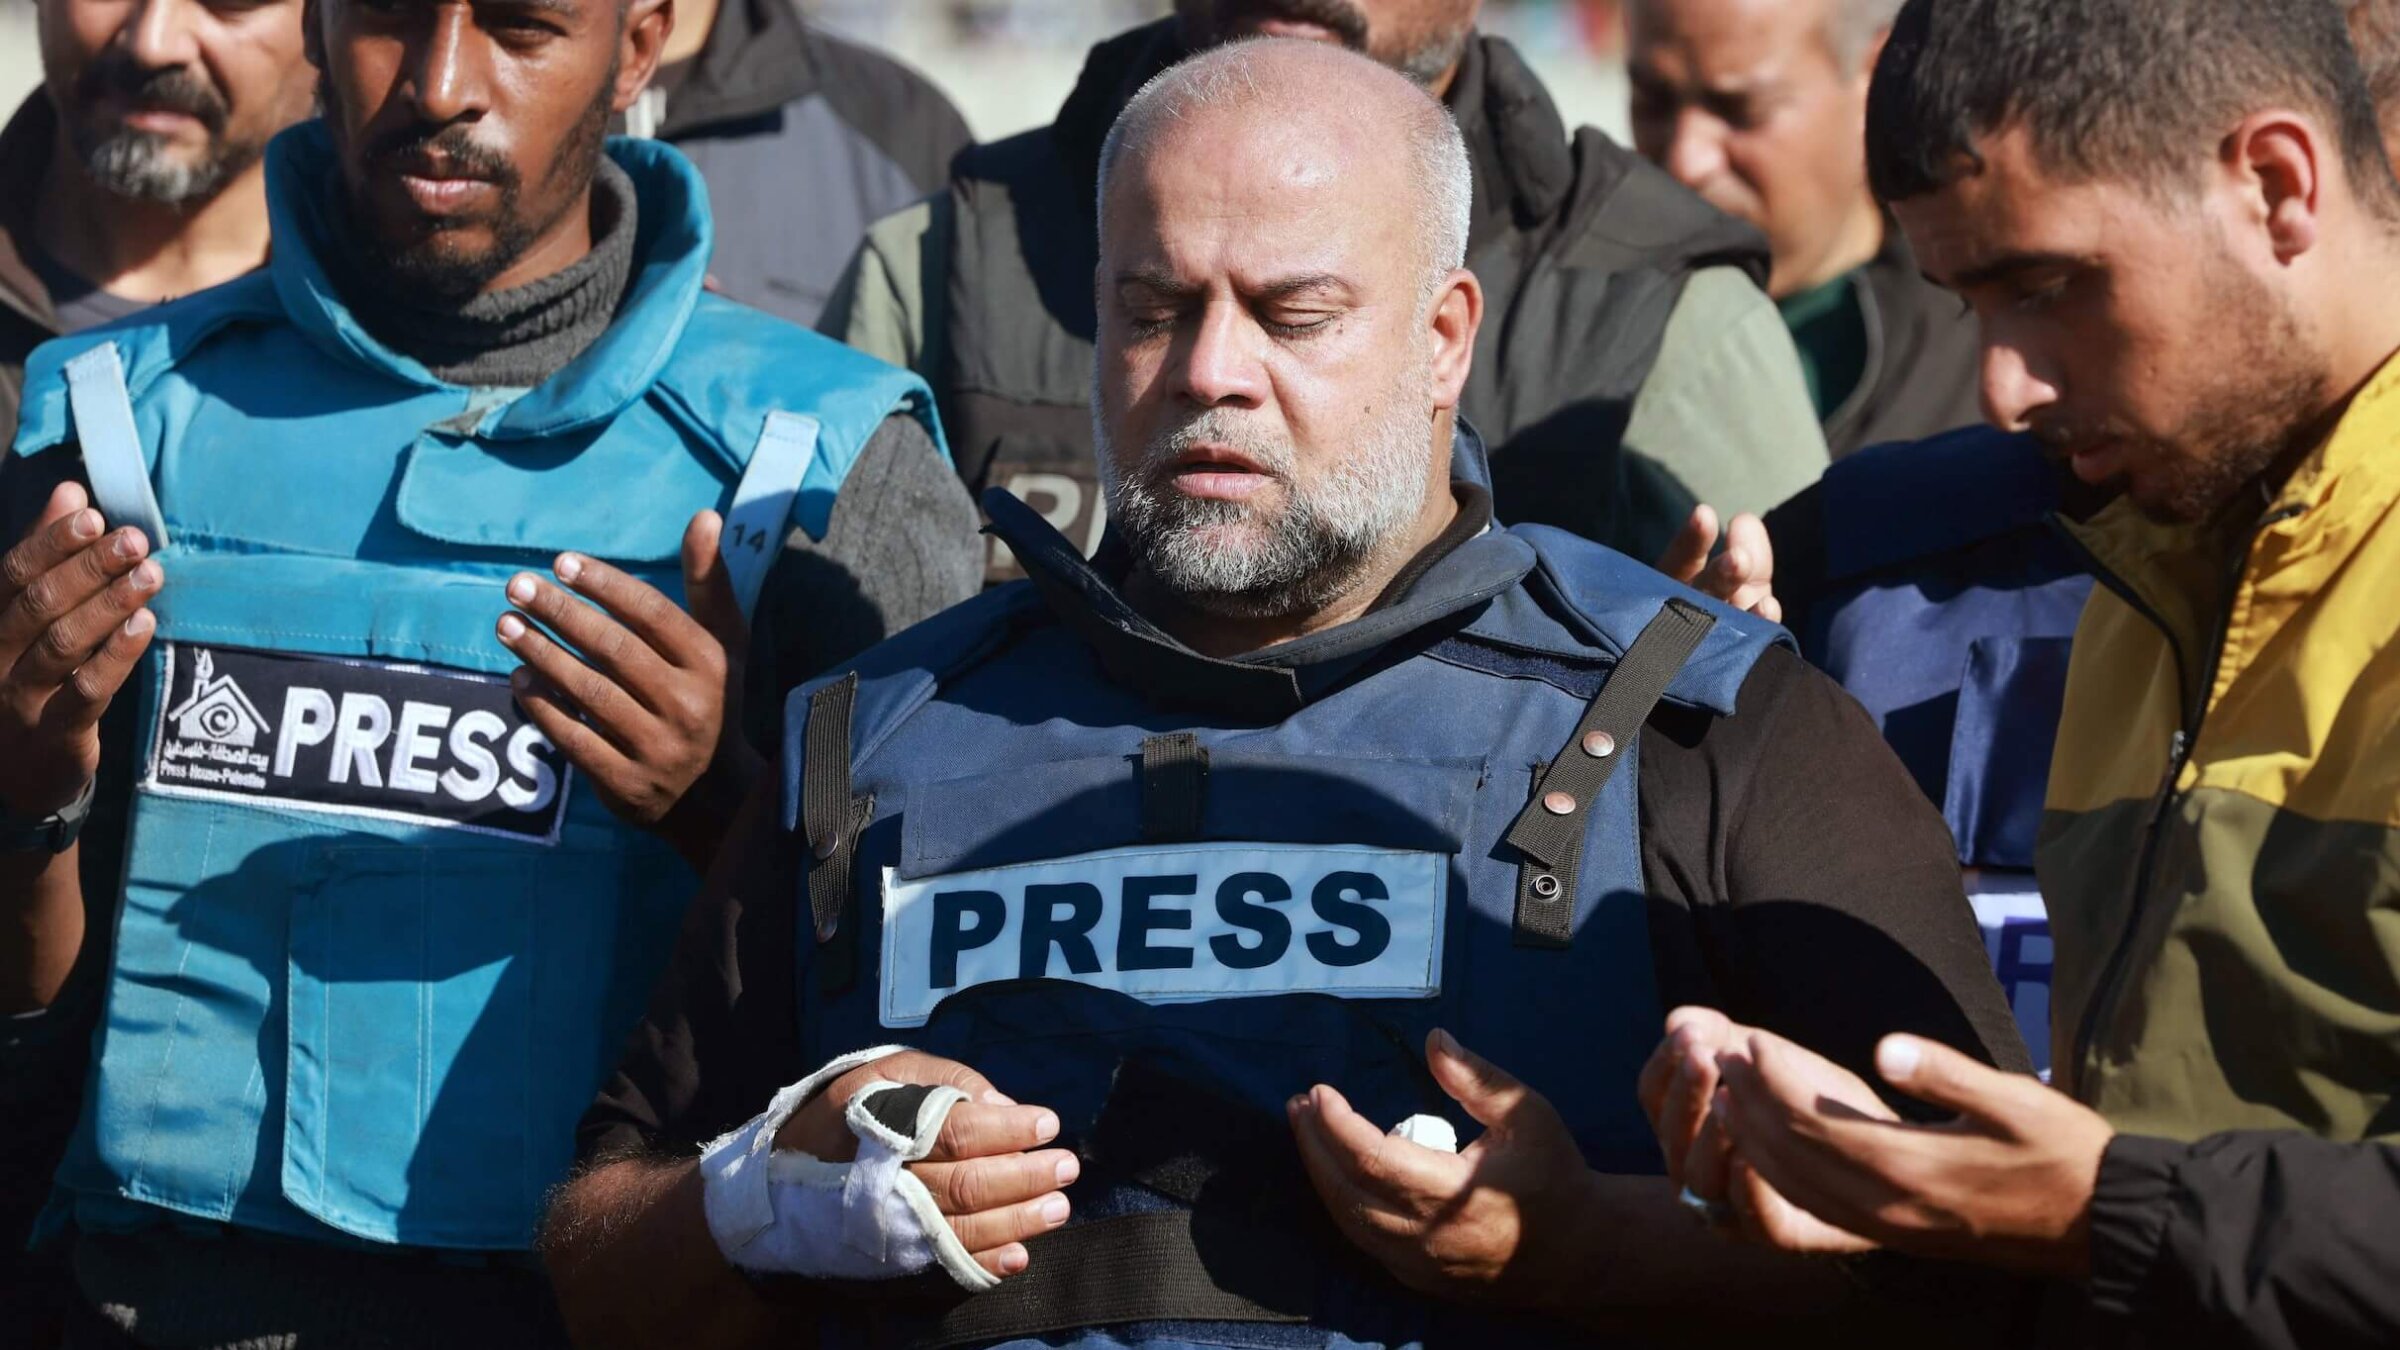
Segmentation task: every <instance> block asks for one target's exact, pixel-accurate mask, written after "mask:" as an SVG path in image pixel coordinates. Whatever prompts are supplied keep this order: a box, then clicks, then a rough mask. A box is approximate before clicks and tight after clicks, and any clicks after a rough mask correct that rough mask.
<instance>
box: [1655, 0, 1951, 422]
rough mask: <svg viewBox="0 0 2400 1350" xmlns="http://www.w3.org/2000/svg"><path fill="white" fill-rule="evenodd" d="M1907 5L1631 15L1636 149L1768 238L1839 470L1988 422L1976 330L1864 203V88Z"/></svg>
mask: <svg viewBox="0 0 2400 1350" xmlns="http://www.w3.org/2000/svg"><path fill="white" fill-rule="evenodd" d="M1898 9H1899V5H1898V3H1897V0H1785V2H1778V0H1632V3H1630V4H1628V5H1627V6H1626V11H1625V18H1626V33H1627V39H1628V44H1629V45H1628V48H1627V52H1626V67H1627V72H1626V73H1627V76H1628V78H1629V79H1630V80H1631V82H1632V85H1633V143H1634V145H1635V147H1636V148H1637V149H1639V150H1640V151H1641V153H1642V155H1643V157H1644V158H1646V159H1648V160H1649V161H1650V162H1651V163H1653V164H1656V165H1658V166H1659V167H1660V168H1663V169H1665V170H1666V171H1667V172H1668V173H1671V174H1673V175H1674V176H1675V179H1676V181H1678V182H1680V183H1682V184H1683V185H1684V186H1685V187H1688V188H1690V189H1691V190H1692V191H1694V192H1697V193H1699V194H1700V195H1701V196H1702V197H1705V198H1707V199H1708V202H1709V204H1710V205H1712V206H1714V207H1716V208H1717V209H1719V210H1721V211H1724V212H1727V213H1728V214H1731V215H1734V216H1738V217H1740V218H1741V219H1743V220H1746V221H1749V222H1750V223H1751V224H1753V225H1755V226H1757V227H1758V228H1759V229H1760V230H1761V231H1763V232H1764V233H1765V234H1766V236H1767V243H1768V245H1769V246H1770V248H1771V249H1772V250H1773V252H1774V275H1773V276H1772V277H1771V278H1770V279H1769V281H1768V283H1767V290H1768V293H1769V294H1771V295H1773V296H1774V298H1775V304H1776V307H1777V308H1778V309H1779V310H1780V311H1781V312H1782V314H1783V319H1784V322H1785V323H1786V324H1787V325H1789V326H1790V328H1791V333H1792V342H1793V345H1794V346H1795V347H1797V348H1798V349H1799V353H1800V368H1801V371H1802V372H1803V374H1805V375H1806V376H1807V379H1808V392H1809V396H1810V398H1811V399H1812V400H1813V401H1814V403H1815V405H1816V410H1817V416H1818V417H1819V419H1821V420H1822V421H1823V423H1824V426H1825V443H1826V445H1827V446H1828V447H1829V448H1830V450H1831V451H1832V454H1833V457H1834V458H1836V459H1840V458H1842V457H1843V456H1846V455H1848V454H1850V453H1851V452H1852V451H1855V450H1860V449H1863V448H1865V447H1867V446H1870V445H1877V444H1880V443H1882V442H1884V441H1901V440H1909V441H1913V440H1919V439H1922V438H1924V437H1926V436H1931V435H1935V434H1937V433H1939V432H1944V431H1949V430H1951V429H1953V428H1955V427H1962V426H1972V425H1974V424H1975V423H1976V422H1978V421H1979V420H1980V414H1979V413H1978V411H1977V407H1976V394H1975V389H1976V378H1975V372H1976V351H1975V319H1974V316H1973V315H1971V314H1969V313H1967V312H1966V310H1965V309H1964V308H1963V307H1961V306H1960V305H1959V303H1958V301H1957V300H1956V299H1954V298H1952V297H1950V296H1948V295H1945V294H1943V293H1942V292H1941V291H1940V290H1938V289H1936V288H1935V287H1933V286H1932V285H1929V284H1928V283H1927V282H1926V281H1925V279H1924V277H1923V276H1921V275H1920V274H1919V272H1918V269H1917V262H1916V258H1915V257H1914V255H1912V254H1911V253H1910V252H1909V248H1908V241H1907V240H1906V239H1905V238H1903V237H1902V236H1901V234H1900V232H1899V231H1898V230H1897V229H1894V228H1892V226H1891V225H1890V223H1889V222H1888V221H1887V220H1886V219H1885V217H1884V214H1883V211H1882V209H1881V208H1880V207H1878V206H1877V205H1876V204H1875V198H1874V196H1873V194H1871V193H1870V192H1868V191H1867V166H1866V158H1865V153H1864V149H1863V146H1864V134H1865V133H1864V128H1865V125H1866V111H1867V81H1868V76H1869V75H1870V74H1871V73H1872V72H1873V71H1874V69H1875V57H1876V55H1877V54H1878V53H1879V52H1881V51H1882V50H1883V40H1884V35H1885V34H1886V33H1887V32H1889V31H1890V27H1891V20H1892V14H1893V13H1894V11H1896V10H1898Z"/></svg>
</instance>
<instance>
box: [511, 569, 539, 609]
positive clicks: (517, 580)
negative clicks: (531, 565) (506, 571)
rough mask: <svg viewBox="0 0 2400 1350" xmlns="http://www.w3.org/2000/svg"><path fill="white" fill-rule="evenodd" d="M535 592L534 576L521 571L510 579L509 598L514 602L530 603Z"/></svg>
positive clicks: (520, 603)
mask: <svg viewBox="0 0 2400 1350" xmlns="http://www.w3.org/2000/svg"><path fill="white" fill-rule="evenodd" d="M535 594H536V592H535V590H534V586H533V578H532V577H529V576H527V575H525V574H524V573H523V572H519V573H517V574H516V575H515V576H513V577H510V578H509V579H508V598H509V600H510V601H511V602H512V603H514V604H519V605H530V604H532V603H533V597H534V595H535Z"/></svg>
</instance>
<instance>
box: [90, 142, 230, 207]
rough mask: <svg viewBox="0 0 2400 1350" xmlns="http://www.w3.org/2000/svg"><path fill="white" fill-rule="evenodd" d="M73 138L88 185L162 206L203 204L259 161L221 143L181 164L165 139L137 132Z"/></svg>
mask: <svg viewBox="0 0 2400 1350" xmlns="http://www.w3.org/2000/svg"><path fill="white" fill-rule="evenodd" d="M75 139H76V146H75V149H76V151H77V153H79V154H80V155H81V156H82V157H83V168H84V172H85V173H87V174H89V175H90V176H91V179H92V181H93V182H95V183H97V184H99V185H100V186H101V187H102V188H103V189H105V190H107V191H109V192H112V193H114V194H116V195H117V196H120V197H129V198H131V199H133V200H135V201H144V202H157V203H158V204H160V205H162V206H187V205H190V204H191V203H193V202H200V201H207V200H208V199H210V198H212V197H214V196H216V195H217V193H218V192H219V191H220V190H221V189H223V188H224V186H225V184H226V182H227V181H228V180H230V179H231V178H232V177H233V176H234V174H236V173H238V172H240V171H241V170H242V169H244V168H247V167H248V166H249V165H250V163H251V162H252V161H254V160H256V159H257V158H258V149H257V147H254V146H239V145H233V144H229V143H220V144H216V145H212V146H211V147H210V153H209V155H208V157H207V158H205V159H203V160H201V161H200V162H199V163H197V164H192V163H185V162H182V161H179V160H177V159H175V158H173V157H172V156H171V155H169V154H168V153H167V146H166V142H165V141H163V140H161V139H160V138H158V137H156V136H152V135H150V134H149V133H147V132H141V131H119V132H116V133H115V134H113V135H110V136H107V137H103V138H100V139H98V140H91V139H87V138H86V137H85V136H84V135H83V134H81V133H80V132H79V133H78V134H77V135H76V138H75Z"/></svg>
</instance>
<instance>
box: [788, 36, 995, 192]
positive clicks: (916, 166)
mask: <svg viewBox="0 0 2400 1350" xmlns="http://www.w3.org/2000/svg"><path fill="white" fill-rule="evenodd" d="M809 36H810V37H811V39H812V40H813V41H814V42H815V43H816V44H817V56H818V58H819V68H820V69H823V70H827V71H829V72H833V74H832V76H831V78H828V79H827V80H826V81H825V84H824V86H823V88H824V91H825V96H826V98H827V99H828V100H829V101H830V102H832V104H833V106H834V108H835V109H836V110H837V111H839V112H840V113H841V114H842V118H843V120H844V121H847V122H848V123H849V124H850V125H851V126H853V127H856V128H858V130H859V132H860V133H861V134H863V135H864V136H865V137H866V138H867V139H868V140H870V141H872V142H874V144H875V148H876V149H878V150H880V151H882V152H883V154H884V155H885V157H887V158H889V159H890V160H891V161H892V162H893V163H894V164H897V165H899V166H900V168H901V169H902V170H903V171H904V172H906V173H907V174H908V176H909V178H910V180H911V181H913V182H914V183H915V184H916V192H915V193H914V194H913V195H914V196H918V197H921V196H923V195H925V194H926V193H928V192H931V191H933V190H934V189H936V188H938V187H941V186H942V185H943V184H945V183H947V182H949V181H950V161H951V159H952V158H953V157H955V156H956V155H957V154H958V152H959V151H961V150H964V149H966V148H967V147H968V146H969V145H972V144H973V143H974V141H975V138H974V136H973V135H972V134H970V133H969V132H968V130H967V120H966V119H965V118H964V117H961V116H959V112H958V109H957V107H956V106H954V105H953V104H952V103H951V102H950V100H949V99H948V98H947V97H946V96H944V95H943V93H942V91H941V90H940V89H938V88H936V87H935V86H934V83H933V81H931V80H928V79H926V78H925V77H924V76H923V75H920V74H918V73H917V72H916V71H914V70H911V69H909V68H908V67H907V66H905V65H903V64H901V63H900V62H898V61H896V60H894V59H892V58H891V57H890V56H888V55H886V54H885V53H883V52H879V51H876V50H874V49H872V48H868V47H861V46H859V45H857V44H856V43H850V42H844V41H842V40H841V39H840V38H835V37H829V36H827V35H826V34H824V33H823V32H819V31H812V32H811V33H810V35H809ZM906 204H907V203H905V202H897V203H892V204H891V205H890V206H889V207H887V209H888V210H898V209H899V208H900V207H901V206H904V205H906ZM873 214H876V215H881V214H883V212H880V211H879V212H875V213H873Z"/></svg>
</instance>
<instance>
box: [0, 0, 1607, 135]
mask: <svg viewBox="0 0 2400 1350" xmlns="http://www.w3.org/2000/svg"><path fill="white" fill-rule="evenodd" d="M1168 6H1169V0H800V7H801V9H802V10H804V11H806V12H807V13H808V14H809V15H811V16H812V17H813V18H815V19H816V20H817V21H818V22H820V23H822V24H824V25H825V27H826V28H827V29H829V30H831V31H833V32H836V33H840V34H842V35H844V36H846V37H850V38H853V39H856V40H858V41H861V42H865V43H868V44H870V45H873V46H876V47H880V48H882V49H884V50H885V51H888V52H891V53H892V54H894V55H896V56H898V57H900V58H901V59H902V60H904V61H906V62H908V63H909V64H911V65H913V66H915V67H917V68H918V69H919V70H922V71H924V72H925V73H926V74H927V75H929V76H931V77H932V78H933V80H934V82H935V83H937V84H939V85H941V86H942V89H943V90H944V92H946V93H948V94H949V95H950V98H951V101H952V102H954V103H956V104H957V105H958V107H959V111H961V112H963V113H965V114H966V118H967V124H968V125H969V126H971V127H973V128H974V130H975V134H976V136H977V137H978V138H980V139H984V140H992V139H995V138H998V137H1001V136H1006V135H1009V134H1010V133H1012V132H1017V131H1022V130H1024V129H1025V128H1027V127H1031V126H1039V125H1041V124H1042V123H1045V122H1048V121H1049V120H1050V119H1051V118H1052V116H1053V115H1055V114H1056V113H1057V111H1058V105H1059V103H1060V101H1061V100H1063V99H1064V98H1065V97H1066V95H1067V90H1068V89H1069V88H1070V87H1072V86H1073V84H1074V83H1075V75H1076V73H1077V72H1078V71H1079V70H1081V69H1082V67H1083V53H1084V50H1085V49H1086V48H1088V47H1090V46H1091V45H1092V44H1093V43H1094V42H1097V41H1099V40H1100V39H1101V38H1103V37H1106V36H1108V35H1109V34H1111V33H1115V32H1119V31H1121V30H1123V29H1126V28H1130V27H1132V26H1133V25H1134V24H1136V23H1139V22H1141V21H1143V20H1145V19H1148V18H1151V17H1154V16H1156V15H1160V14H1164V13H1166V12H1167V9H1168ZM1483 26H1484V28H1485V29H1486V30H1488V31H1491V32H1495V33H1500V34H1503V35H1505V36H1507V37H1508V38H1510V39H1511V40H1512V41H1514V42H1515V43H1516V44H1517V46H1518V48H1519V49H1520V50H1522V51H1523V52H1524V53H1525V55H1526V57H1527V58H1528V59H1529V60H1530V61H1531V62H1532V63H1533V66H1534V69H1535V70H1536V71H1537V72H1539V73H1540V75H1541V77H1542V80H1543V82H1544V83H1545V84H1547V85H1548V86H1549V87H1550V92H1551V94H1552V96H1553V97H1555V98H1556V99H1557V100H1558V103H1559V109H1560V111H1561V112H1562V113H1564V114H1565V116H1566V119H1567V124H1568V125H1569V126H1574V125H1576V124H1579V123H1585V122H1588V123H1590V124H1592V125H1594V126H1597V127H1601V128H1603V129H1605V130H1606V131H1607V132H1608V133H1609V134H1610V135H1612V136H1615V137H1617V138H1618V139H1619V140H1623V139H1624V138H1625V132H1624V126H1625V79H1624V73H1623V69H1622V67H1621V65H1620V64H1619V62H1618V59H1617V52H1618V42H1619V39H1618V31H1619V30H1618V22H1617V6H1616V0H1485V4H1484V17H1483ZM40 74H41V65H40V54H39V53H38V51H37V50H36V49H35V45H34V35H33V6H32V4H31V2H30V0H0V117H5V116H6V113H7V112H8V111H9V110H13V109H14V108H15V107H16V105H17V101H18V100H19V99H21V98H23V97H24V96H25V92H26V91H27V90H29V89H31V88H32V87H33V86H34V84H35V82H36V81H37V80H38V79H39V78H40Z"/></svg>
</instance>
